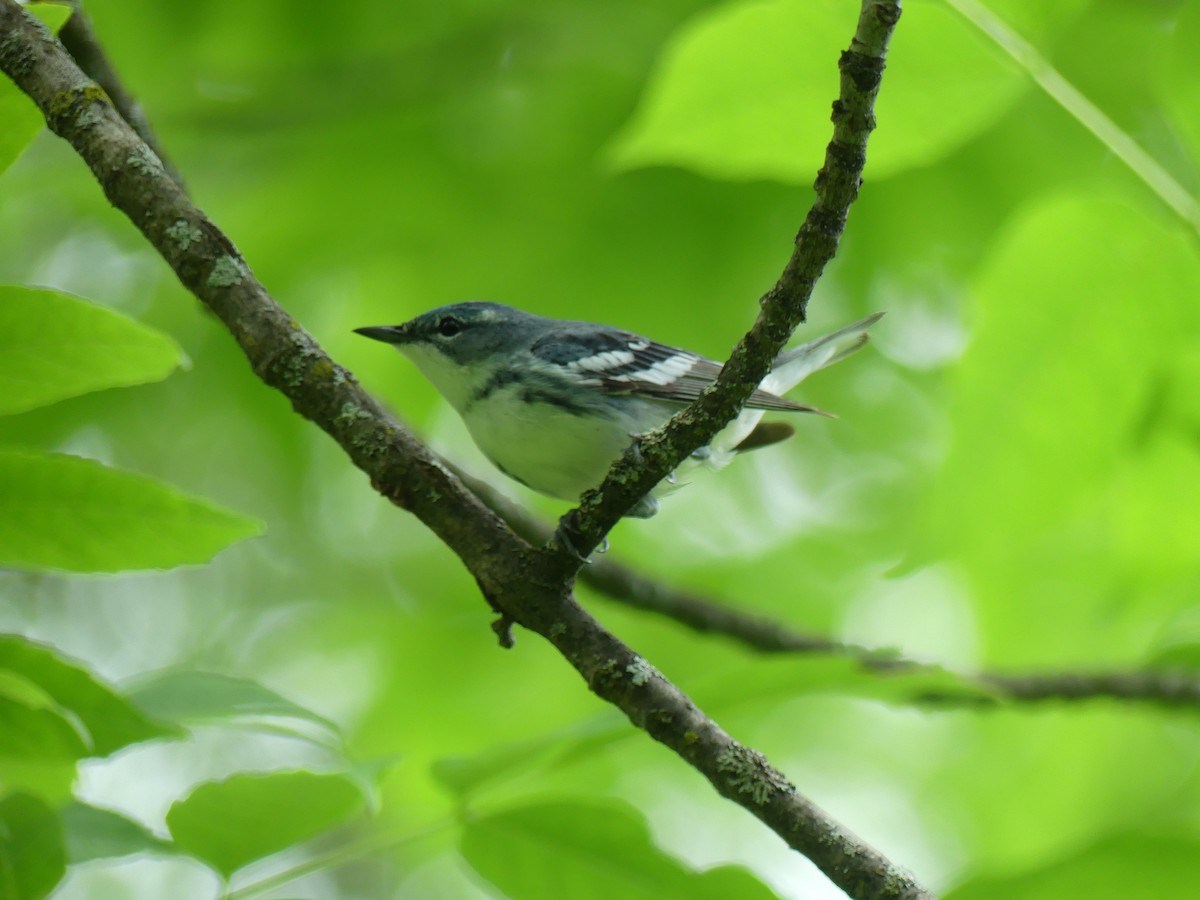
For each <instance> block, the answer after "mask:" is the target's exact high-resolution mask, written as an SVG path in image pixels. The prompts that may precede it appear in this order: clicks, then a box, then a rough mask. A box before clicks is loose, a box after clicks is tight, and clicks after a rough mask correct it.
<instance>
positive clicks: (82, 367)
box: [0, 285, 184, 415]
mask: <svg viewBox="0 0 1200 900" xmlns="http://www.w3.org/2000/svg"><path fill="white" fill-rule="evenodd" d="M183 361H184V358H183V352H182V351H181V350H180V349H179V345H178V344H176V343H175V342H174V341H173V340H172V339H171V338H169V337H168V336H167V335H165V334H163V333H162V332H159V331H155V330H154V329H153V328H148V327H147V326H145V325H143V324H141V323H140V322H138V321H136V320H134V319H130V318H128V317H127V316H123V315H121V314H120V313H116V312H113V311H112V310H109V309H105V308H104V307H102V306H97V305H95V304H94V303H88V302H87V301H86V300H80V299H78V298H76V297H69V296H67V295H66V294H60V293H58V292H56V291H47V290H39V289H36V288H25V287H12V286H8V285H0V415H6V414H11V413H19V412H24V411H25V410H28V409H34V408H36V407H39V406H45V405H47V404H50V403H54V402H56V401H58V400H63V399H65V398H67V397H75V396H78V395H80V394H86V393H88V392H90V391H98V390H101V389H103V388H109V387H122V386H126V385H132V384H144V383H146V382H149V381H158V380H160V379H162V378H165V377H166V376H167V375H168V374H170V372H171V370H172V369H174V368H175V367H176V366H178V365H180V364H181V363H182V362H183Z"/></svg>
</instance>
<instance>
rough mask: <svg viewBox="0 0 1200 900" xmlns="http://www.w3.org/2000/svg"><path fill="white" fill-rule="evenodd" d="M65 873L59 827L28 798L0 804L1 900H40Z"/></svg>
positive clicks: (13, 797) (19, 796)
mask: <svg viewBox="0 0 1200 900" xmlns="http://www.w3.org/2000/svg"><path fill="white" fill-rule="evenodd" d="M66 871H67V861H66V850H65V848H64V847H63V834H62V824H61V823H60V822H59V819H58V816H56V815H55V814H54V811H53V810H51V809H50V807H48V806H47V805H46V804H45V803H43V802H42V801H41V800H39V799H37V798H36V797H31V796H29V795H28V794H10V795H9V796H7V797H5V798H4V799H3V800H0V900H41V898H42V897H47V896H49V895H50V892H51V891H52V890H54V886H55V885H56V884H58V882H59V881H60V880H62V877H63V875H65V874H66Z"/></svg>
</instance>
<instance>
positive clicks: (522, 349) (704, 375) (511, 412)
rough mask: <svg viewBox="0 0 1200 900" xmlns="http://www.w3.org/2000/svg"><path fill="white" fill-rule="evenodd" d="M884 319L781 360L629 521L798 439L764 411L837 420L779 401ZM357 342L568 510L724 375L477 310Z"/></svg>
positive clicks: (515, 314) (664, 353) (430, 315)
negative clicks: (417, 380)
mask: <svg viewBox="0 0 1200 900" xmlns="http://www.w3.org/2000/svg"><path fill="white" fill-rule="evenodd" d="M882 315H883V313H876V314H874V315H871V316H867V317H866V318H864V319H860V320H859V321H857V322H854V323H852V324H850V325H847V326H846V327H844V328H842V329H839V330H838V331H835V332H833V333H832V334H828V335H825V336H824V337H819V338H816V339H815V340H811V341H808V342H806V343H803V344H800V345H799V346H796V347H793V348H791V349H789V350H784V351H783V352H782V353H780V354H779V355H778V356H777V357H776V358H775V360H774V362H773V364H772V367H771V371H770V372H769V373H768V374H767V376H766V377H765V378H764V379H763V380H762V382H761V384H760V385H759V387H758V389H756V390H755V391H754V393H752V394H751V395H750V398H749V399H748V400H747V401H746V404H745V407H744V408H743V410H742V411H741V413H740V414H739V415H738V416H737V417H736V418H735V419H734V420H733V421H732V422H730V423H729V425H727V426H726V427H725V428H724V429H723V430H722V431H721V432H719V433H718V434H717V436H716V437H715V438H714V439H713V440H712V442H711V443H710V444H709V445H708V446H707V447H702V448H700V449H699V450H697V451H696V452H695V453H693V454H692V456H691V458H690V460H688V461H686V463H685V465H684V466H681V467H680V468H679V469H677V470H676V472H675V473H672V475H671V476H668V478H666V479H664V481H663V482H660V483H659V485H658V486H657V487H656V488H654V490H652V491H651V492H650V493H649V494H647V495H646V496H645V497H643V498H642V499H641V500H639V501H638V502H637V503H636V504H635V505H634V506H633V507H632V508H631V509H630V510H629V512H628V513H626V515H628V516H633V517H637V518H649V517H651V516H653V515H654V514H655V513H657V512H658V509H659V502H658V497H659V496H661V495H663V494H665V493H667V492H669V491H670V490H672V489H673V488H674V487H675V486H677V485H678V483H679V481H678V477H677V476H678V475H679V474H680V473H681V472H683V471H684V470H685V468H686V469H688V470H689V471H690V469H691V468H694V467H696V466H700V465H703V466H707V467H709V468H722V467H723V466H725V465H726V464H728V463H729V461H730V460H732V459H733V457H735V456H736V455H737V454H738V453H742V452H745V451H748V450H752V449H757V448H759V447H765V446H769V445H771V444H775V443H778V442H779V441H781V440H784V439H786V438H788V437H791V436H792V434H793V433H794V432H795V429H794V428H793V426H792V425H790V424H788V423H785V422H778V421H771V422H763V421H761V419H762V416H763V414H764V413H765V412H767V411H772V410H773V411H781V412H797V413H816V414H819V415H826V416H828V415H830V414H829V413H826V412H824V411H823V410H820V409H818V408H816V407H814V406H807V405H804V404H801V403H796V402H794V401H792V400H789V399H787V398H785V397H783V396H782V394H784V393H786V392H787V391H789V390H791V389H792V388H793V387H795V386H796V385H797V384H799V383H800V382H801V381H802V380H803V379H805V378H806V377H808V376H809V375H810V374H812V373H813V372H815V371H817V370H818V369H822V368H825V367H826V366H829V365H832V364H833V363H835V362H839V361H840V360H842V359H845V358H846V357H847V356H849V355H850V354H852V353H854V352H855V351H856V350H858V349H860V348H861V347H862V346H863V345H864V344H865V343H866V341H867V329H868V328H869V327H870V326H871V325H873V324H874V323H875V322H877V321H878V320H879V319H880V317H881V316H882ZM354 331H355V332H356V333H357V334H361V335H363V336H364V337H368V338H371V339H373V340H377V341H382V342H384V343H387V344H391V345H392V346H393V347H395V348H396V349H397V350H399V351H400V353H402V354H403V355H404V356H406V357H408V359H409V360H411V361H412V362H413V363H414V364H415V365H416V367H417V369H418V370H419V371H420V372H421V374H422V375H424V376H425V378H427V379H428V380H429V381H430V382H431V383H432V384H433V386H434V387H435V388H436V389H437V391H438V392H439V393H440V394H441V395H442V396H443V397H444V398H445V399H446V400H447V401H448V402H449V403H450V405H451V406H452V407H454V409H455V410H456V411H457V412H458V414H459V416H461V418H462V420H463V422H464V423H465V424H466V426H467V431H468V432H470V434H471V438H472V439H473V440H474V441H475V443H476V445H477V446H478V447H479V449H480V450H481V451H482V452H483V454H484V456H486V457H487V458H488V459H489V460H490V461H491V462H492V463H493V464H494V465H495V466H496V468H498V469H499V470H500V471H501V472H503V473H504V474H505V475H507V476H508V477H509V478H511V479H513V480H514V481H517V482H520V483H521V484H523V485H525V486H526V487H528V488H531V489H532V490H534V491H536V492H538V493H540V494H545V495H547V496H550V497H555V498H558V499H560V500H568V501H575V500H578V499H579V497H580V495H581V494H582V493H583V492H584V491H586V490H588V489H589V488H593V487H595V486H597V485H599V484H600V482H601V481H602V480H603V479H604V476H605V474H606V473H607V472H608V469H609V468H610V466H611V465H612V464H613V462H615V461H616V460H617V458H618V457H620V456H621V455H622V454H623V453H624V451H625V450H626V449H627V448H628V447H629V445H630V443H631V442H632V441H634V440H635V439H636V438H637V437H638V436H640V435H642V434H645V433H646V432H648V431H651V430H653V429H655V428H658V427H659V426H661V425H663V424H665V423H666V422H667V420H668V419H670V418H671V416H672V415H674V414H675V413H676V412H678V411H679V410H680V409H682V408H683V407H684V406H686V405H688V404H689V403H691V402H692V401H694V400H695V399H696V398H697V397H699V396H700V393H701V391H703V390H704V389H705V388H706V387H708V385H710V384H712V382H713V381H714V380H715V379H716V377H717V375H718V374H719V373H720V371H721V364H720V363H718V362H714V361H713V360H711V359H707V358H705V357H704V356H701V355H700V354H698V353H692V352H690V351H688V350H681V349H679V348H677V347H673V346H670V345H668V344H662V343H658V342H657V341H652V340H650V339H648V338H645V337H642V336H640V335H638V334H634V333H633V332H630V331H626V330H624V329H620V328H614V327H612V326H609V325H601V324H598V323H594V322H582V321H572V320H566V319H553V318H547V317H545V316H539V315H534V314H533V313H528V312H524V311H522V310H519V309H515V308H514V307H511V306H505V305H504V304H501V303H491V302H486V301H480V300H471V301H466V302H461V303H452V304H449V305H447V306H439V307H437V308H436V309H431V310H429V311H428V312H425V313H422V314H421V315H419V316H417V317H416V318H414V319H411V320H410V321H408V322H405V323H403V324H401V325H381V326H367V327H363V328H356V329H354Z"/></svg>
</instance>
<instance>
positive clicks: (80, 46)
mask: <svg viewBox="0 0 1200 900" xmlns="http://www.w3.org/2000/svg"><path fill="white" fill-rule="evenodd" d="M70 5H71V7H72V8H73V9H74V12H73V13H71V18H69V19H67V23H66V24H65V25H63V27H62V30H61V31H60V32H59V33H58V39H59V40H60V41H62V45H63V46H64V47H65V48H66V49H67V52H68V53H70V54H71V56H73V57H74V58H75V62H77V63H79V68H81V69H82V70H83V71H84V72H85V73H86V74H87V75H88V76H89V77H90V78H91V79H92V80H93V81H95V82H96V84H98V85H100V87H102V88H104V92H105V93H106V94H108V97H109V99H110V100H112V103H113V106H115V107H116V108H117V111H118V112H120V113H121V116H122V118H124V119H125V121H126V122H128V123H129V124H130V125H132V126H133V130H134V131H136V132H137V133H138V135H139V136H140V137H141V139H142V140H143V141H145V142H146V145H147V146H148V147H149V148H150V149H151V150H153V151H154V152H155V153H156V154H157V155H158V158H159V159H160V160H162V164H163V166H164V167H165V168H166V170H167V172H169V173H170V175H171V177H172V178H174V179H175V180H176V181H180V178H179V172H178V171H177V170H176V169H175V167H174V166H172V165H171V161H170V160H169V159H168V158H167V155H166V154H165V153H164V152H163V149H162V145H161V144H160V143H159V141H158V138H157V136H155V134H154V131H153V130H152V129H151V128H150V123H149V122H147V121H146V116H145V114H144V113H143V112H142V105H141V104H140V103H138V101H137V99H136V98H135V97H134V96H133V94H131V93H130V92H129V91H128V90H126V89H125V85H124V84H123V83H122V82H121V79H119V78H118V77H117V72H116V70H115V69H114V68H113V65H112V63H111V62H110V61H109V59H108V54H107V53H105V52H104V48H103V47H101V46H100V42H99V41H98V40H96V32H95V30H94V29H93V28H92V20H91V19H90V18H89V17H88V14H87V13H86V12H84V10H83V4H82V3H81V2H80V0H71V3H70ZM180 183H182V182H180Z"/></svg>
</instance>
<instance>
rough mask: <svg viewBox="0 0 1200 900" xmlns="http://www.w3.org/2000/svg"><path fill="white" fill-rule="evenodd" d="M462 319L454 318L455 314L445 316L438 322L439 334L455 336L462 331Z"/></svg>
mask: <svg viewBox="0 0 1200 900" xmlns="http://www.w3.org/2000/svg"><path fill="white" fill-rule="evenodd" d="M462 327H463V323H462V320H460V319H456V318H454V316H445V317H443V318H442V319H441V320H440V321H439V322H438V323H437V330H438V334H440V335H441V336H442V337H454V336H455V335H456V334H458V333H459V332H460V331H462Z"/></svg>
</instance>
